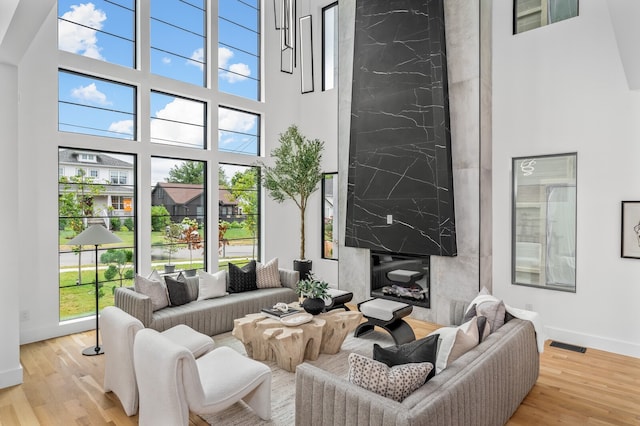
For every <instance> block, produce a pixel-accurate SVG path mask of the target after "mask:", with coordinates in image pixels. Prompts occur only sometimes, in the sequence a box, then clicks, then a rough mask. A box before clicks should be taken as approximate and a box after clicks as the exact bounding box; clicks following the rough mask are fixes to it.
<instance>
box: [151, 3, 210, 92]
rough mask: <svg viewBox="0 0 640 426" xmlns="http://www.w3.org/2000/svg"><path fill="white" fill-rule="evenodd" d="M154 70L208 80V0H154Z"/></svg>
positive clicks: (182, 78) (191, 80)
mask: <svg viewBox="0 0 640 426" xmlns="http://www.w3.org/2000/svg"><path fill="white" fill-rule="evenodd" d="M150 4H151V72H153V73H154V74H158V75H162V76H165V77H169V78H173V79H175V80H180V81H184V82H187V83H191V84H195V85H198V86H204V85H205V84H206V81H205V76H206V67H207V55H206V33H205V28H206V9H205V1H204V0H151V2H150Z"/></svg>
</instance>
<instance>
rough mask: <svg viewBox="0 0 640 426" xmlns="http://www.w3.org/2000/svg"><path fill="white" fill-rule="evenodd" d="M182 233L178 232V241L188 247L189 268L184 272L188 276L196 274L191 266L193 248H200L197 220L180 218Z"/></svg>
mask: <svg viewBox="0 0 640 426" xmlns="http://www.w3.org/2000/svg"><path fill="white" fill-rule="evenodd" d="M182 226H183V229H182V233H181V234H180V240H179V241H180V242H181V243H184V244H186V245H187V248H188V249H189V269H187V270H186V271H184V272H185V275H186V276H188V277H193V276H195V275H196V270H195V269H194V268H193V250H197V249H199V248H202V247H203V246H202V237H201V236H200V232H199V231H198V221H197V220H195V219H189V218H188V217H185V218H184V219H182Z"/></svg>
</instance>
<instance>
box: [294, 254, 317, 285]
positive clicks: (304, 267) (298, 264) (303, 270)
mask: <svg viewBox="0 0 640 426" xmlns="http://www.w3.org/2000/svg"><path fill="white" fill-rule="evenodd" d="M312 265H313V262H311V261H310V260H309V259H305V260H299V259H296V260H294V261H293V270H294V271H298V272H299V273H300V279H301V280H306V279H307V278H308V276H309V272H311V266H312Z"/></svg>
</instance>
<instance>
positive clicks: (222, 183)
mask: <svg viewBox="0 0 640 426" xmlns="http://www.w3.org/2000/svg"><path fill="white" fill-rule="evenodd" d="M218 186H219V187H220V188H221V189H222V188H229V186H230V185H229V177H228V176H227V174H226V173H225V171H224V168H222V167H218Z"/></svg>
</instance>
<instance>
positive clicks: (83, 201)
mask: <svg viewBox="0 0 640 426" xmlns="http://www.w3.org/2000/svg"><path fill="white" fill-rule="evenodd" d="M59 183H60V187H61V188H60V191H59V195H58V217H59V218H60V221H64V225H65V226H67V225H68V226H70V227H71V229H73V231H74V233H75V234H74V236H75V235H77V234H79V233H80V232H82V231H83V230H84V221H83V220H82V219H83V218H84V217H91V216H93V199H94V198H95V197H97V196H99V195H102V194H103V193H104V191H105V187H104V185H101V184H97V183H96V182H95V180H94V179H93V178H92V177H88V176H86V175H85V174H84V172H83V171H82V170H81V171H80V174H79V175H78V176H60V179H59ZM59 226H61V224H60V225H59Z"/></svg>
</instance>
